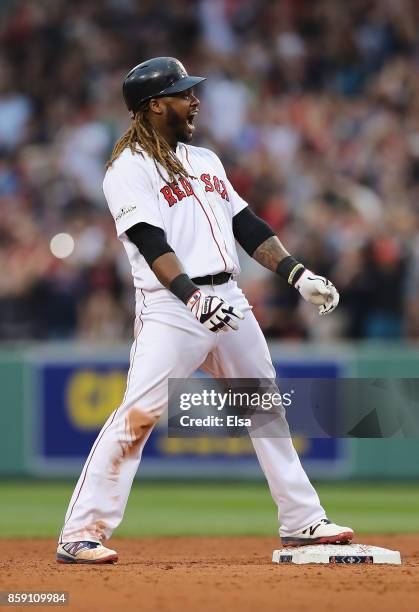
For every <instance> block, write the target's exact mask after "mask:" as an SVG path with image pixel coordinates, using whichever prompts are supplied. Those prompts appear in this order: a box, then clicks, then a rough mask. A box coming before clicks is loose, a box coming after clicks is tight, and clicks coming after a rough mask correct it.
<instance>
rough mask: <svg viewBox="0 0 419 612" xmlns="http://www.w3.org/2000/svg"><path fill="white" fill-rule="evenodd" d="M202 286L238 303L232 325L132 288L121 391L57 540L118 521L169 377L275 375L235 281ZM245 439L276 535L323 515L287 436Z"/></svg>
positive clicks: (104, 535) (102, 533) (106, 529)
mask: <svg viewBox="0 0 419 612" xmlns="http://www.w3.org/2000/svg"><path fill="white" fill-rule="evenodd" d="M202 289H203V291H205V292H206V293H209V294H215V295H219V296H220V297H223V298H224V299H225V300H226V301H228V302H229V303H230V304H232V305H233V306H236V307H238V308H240V309H241V310H242V312H243V313H244V315H245V319H244V320H243V321H238V324H239V330H238V331H233V330H230V331H228V333H218V334H214V333H213V332H210V331H209V330H207V329H206V328H205V327H204V326H203V325H201V324H200V323H199V322H198V321H197V320H196V319H194V318H193V316H192V314H191V313H190V312H189V310H188V309H187V308H185V306H184V305H183V304H182V303H181V302H179V300H177V298H175V297H174V296H173V295H172V294H171V293H170V292H169V291H157V292H154V293H144V292H141V291H140V292H139V299H138V300H137V317H136V326H135V340H134V343H133V346H132V349H131V357H130V368H129V372H128V378H127V387H126V392H125V396H124V398H123V400H122V403H121V405H120V406H119V407H118V408H117V409H116V410H115V411H114V412H113V413H112V414H111V415H110V417H109V418H108V420H107V421H106V423H105V425H104V426H103V427H102V430H101V431H100V433H99V435H98V437H97V439H96V441H95V443H94V445H93V447H92V450H91V451H90V454H89V456H88V458H87V461H86V463H85V465H84V468H83V471H82V473H81V475H80V478H79V480H78V483H77V485H76V488H75V490H74V493H73V496H72V498H71V500H70V504H69V507H68V510H67V514H66V517H65V523H64V527H63V529H62V531H61V535H60V541H61V542H74V541H79V540H90V541H94V542H100V541H103V540H106V539H108V538H110V536H111V535H112V532H113V530H114V529H115V528H116V527H118V525H119V524H120V522H121V520H122V517H123V514H124V511H125V506H126V503H127V500H128V496H129V493H130V490H131V486H132V481H133V479H134V476H135V473H136V472H137V469H138V466H139V463H140V461H141V454H142V450H143V448H144V445H145V443H146V441H147V438H148V436H149V435H150V432H151V430H152V428H153V425H154V424H155V422H156V420H157V419H158V417H159V416H160V415H161V414H162V413H163V412H164V410H165V409H166V408H167V381H168V379H169V378H187V377H189V376H191V375H192V374H193V373H194V372H195V370H197V369H198V368H199V367H200V366H203V367H204V368H205V369H207V370H208V371H210V372H211V373H212V374H213V375H214V376H216V377H221V378H265V379H274V378H275V371H274V368H273V365H272V361H271V358H270V355H269V350H268V347H267V344H266V341H265V338H264V336H263V334H262V331H261V329H260V327H259V325H258V323H257V321H256V319H255V317H254V315H253V313H252V311H251V308H250V306H249V304H248V302H247V300H246V298H245V297H244V295H243V293H242V291H241V290H240V289H239V288H238V287H237V284H236V283H235V282H234V281H232V280H231V281H229V282H228V283H226V284H225V285H219V286H216V287H215V288H212V287H211V286H204V287H202ZM252 442H253V445H254V448H255V451H256V454H257V457H258V459H259V463H260V465H261V467H262V470H263V472H264V474H265V476H266V478H267V480H268V484H269V488H270V491H271V494H272V497H273V499H274V501H275V502H276V504H277V506H278V509H279V517H280V523H281V527H280V533H281V535H282V536H287V535H289V534H291V533H293V532H295V531H299V530H300V529H304V528H305V527H307V526H309V525H310V524H311V523H313V522H314V521H317V520H319V519H321V518H324V517H325V511H324V510H323V508H322V506H321V505H320V501H319V498H318V496H317V493H316V491H315V490H314V488H313V486H312V485H311V484H310V481H309V480H308V478H307V475H306V473H305V472H304V470H303V468H302V466H301V463H300V460H299V458H298V455H297V453H296V451H295V449H294V446H293V444H292V441H291V439H290V438H289V437H282V438H256V437H254V438H252ZM244 511H245V509H244Z"/></svg>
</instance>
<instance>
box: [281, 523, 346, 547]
mask: <svg viewBox="0 0 419 612" xmlns="http://www.w3.org/2000/svg"><path fill="white" fill-rule="evenodd" d="M353 537H354V532H353V530H352V529H351V528H350V527H341V526H340V525H335V523H332V522H331V521H329V519H321V520H320V521H316V522H315V523H313V524H312V525H310V526H309V527H307V528H306V529H303V530H302V531H297V532H296V533H293V534H291V535H289V536H285V537H281V543H282V545H283V546H284V547H286V546H307V545H310V544H350V543H351V542H352V538H353Z"/></svg>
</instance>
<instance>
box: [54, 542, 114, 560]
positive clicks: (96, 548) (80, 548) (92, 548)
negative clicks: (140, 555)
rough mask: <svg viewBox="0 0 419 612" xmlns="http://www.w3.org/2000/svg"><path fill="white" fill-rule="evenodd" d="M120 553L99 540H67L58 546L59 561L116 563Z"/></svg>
mask: <svg viewBox="0 0 419 612" xmlns="http://www.w3.org/2000/svg"><path fill="white" fill-rule="evenodd" d="M117 561H118V553H117V552H116V551H114V550H111V549H110V548H106V546H103V544H99V543H98V542H89V541H84V542H65V543H64V544H59V545H58V548H57V562H58V563H97V564H100V563H116V562H117Z"/></svg>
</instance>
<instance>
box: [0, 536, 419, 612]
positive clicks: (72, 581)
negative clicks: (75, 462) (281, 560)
mask: <svg viewBox="0 0 419 612" xmlns="http://www.w3.org/2000/svg"><path fill="white" fill-rule="evenodd" d="M278 542H279V541H278V539H277V538H266V537H229V538H228V537H211V538H204V537H200V538H196V537H190V538H180V537H179V538H177V537H171V538H143V539H136V540H130V539H122V538H121V539H118V538H114V539H113V540H112V541H111V542H110V544H109V545H110V546H111V547H113V548H115V549H117V550H118V552H119V559H120V560H119V563H118V564H117V565H102V566H89V565H59V564H57V563H56V562H55V548H56V543H55V542H54V541H53V540H1V541H0V544H1V553H2V554H1V557H0V590H3V591H6V590H7V591H10V590H20V591H31V590H32V591H68V592H69V594H70V604H69V606H65V607H64V610H80V611H86V612H87V611H89V612H92V611H93V612H99V611H101V610H123V612H130V611H131V610H141V611H144V612H149V611H151V610H153V612H154V611H156V612H157V611H158V612H175V611H176V612H185V611H186V612H192V611H193V612H197V611H199V612H208V611H216V612H235V611H236V610H237V611H240V612H247V611H249V612H250V611H252V612H254V611H257V612H270V611H273V610H284V611H286V612H297V611H298V612H305V611H307V612H325V611H329V610H330V611H335V610H338V611H339V612H347V611H348V612H349V610H350V611H351V612H353V611H354V610H360V611H363V610H368V611H369V612H375V611H380V612H387V611H390V610H391V612H394V611H395V610H396V611H397V612H415V611H417V610H419V535H416V534H415V535H403V536H377V535H375V536H362V537H359V538H357V539H356V542H360V543H365V544H373V545H376V546H384V547H386V548H391V549H393V550H394V549H396V550H400V551H401V554H402V565H401V566H394V565H391V566H383V565H381V566H380V565H358V566H354V565H350V566H349V565H346V566H342V565H327V566H318V565H307V566H295V565H286V566H282V565H281V566H278V565H273V564H272V563H271V554H272V550H273V549H274V548H278V547H279V546H278ZM37 608H38V609H39V608H41V606H37ZM14 609H17V608H16V607H15V608H14ZM22 609H23V608H22ZM24 609H25V610H27V609H28V608H27V607H26V608H24ZM42 609H46V608H45V607H44V606H42ZM48 609H50V610H51V606H49V607H48Z"/></svg>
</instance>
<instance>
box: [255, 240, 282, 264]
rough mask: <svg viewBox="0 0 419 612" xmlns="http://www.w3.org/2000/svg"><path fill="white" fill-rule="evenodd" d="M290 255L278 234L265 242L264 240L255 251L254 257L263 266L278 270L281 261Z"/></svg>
mask: <svg viewBox="0 0 419 612" xmlns="http://www.w3.org/2000/svg"><path fill="white" fill-rule="evenodd" d="M288 255H289V253H288V251H286V250H285V248H284V247H283V245H282V243H281V241H280V240H279V238H278V237H277V236H271V237H270V238H268V239H267V240H265V242H262V244H260V245H259V246H258V248H257V249H256V251H255V252H254V253H253V259H256V261H257V262H258V263H260V264H261V266H264V267H265V268H268V270H272V272H276V269H277V267H278V264H279V262H280V261H281V260H282V259H284V257H287V256H288Z"/></svg>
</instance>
